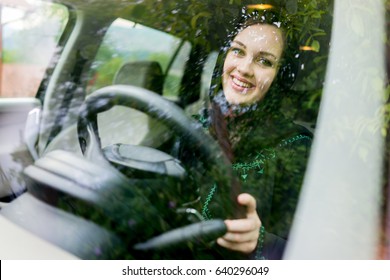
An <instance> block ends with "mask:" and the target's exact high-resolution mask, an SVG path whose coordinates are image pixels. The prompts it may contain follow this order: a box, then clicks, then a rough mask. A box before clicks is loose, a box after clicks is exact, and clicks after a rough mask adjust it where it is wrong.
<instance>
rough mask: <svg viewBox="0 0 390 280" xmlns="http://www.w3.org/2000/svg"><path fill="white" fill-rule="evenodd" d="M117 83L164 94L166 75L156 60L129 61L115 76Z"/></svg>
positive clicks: (115, 82)
mask: <svg viewBox="0 0 390 280" xmlns="http://www.w3.org/2000/svg"><path fill="white" fill-rule="evenodd" d="M114 84H115V85H134V86H138V87H142V88H145V89H148V90H151V91H153V92H155V93H157V94H160V95H162V91H163V84H164V75H163V72H162V69H161V66H160V64H159V63H158V62H156V61H134V62H127V63H125V64H123V65H122V66H121V68H119V70H118V72H117V73H116V74H115V77H114Z"/></svg>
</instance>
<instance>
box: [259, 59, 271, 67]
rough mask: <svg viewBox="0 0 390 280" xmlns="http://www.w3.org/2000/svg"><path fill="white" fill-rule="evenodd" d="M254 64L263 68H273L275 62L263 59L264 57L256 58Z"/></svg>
mask: <svg viewBox="0 0 390 280" xmlns="http://www.w3.org/2000/svg"><path fill="white" fill-rule="evenodd" d="M256 63H258V64H260V65H262V66H265V67H274V65H275V62H274V61H272V60H270V59H268V58H265V57H258V58H257V59H256Z"/></svg>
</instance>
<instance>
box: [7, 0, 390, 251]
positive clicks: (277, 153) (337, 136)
mask: <svg viewBox="0 0 390 280" xmlns="http://www.w3.org/2000/svg"><path fill="white" fill-rule="evenodd" d="M379 1H381V0H377V2H376V4H375V3H374V2H375V1H371V2H370V1H368V2H367V3H365V4H364V5H362V4H361V3H360V4H356V5H355V2H354V3H353V4H352V2H353V1H342V0H341V1H338V0H336V1H333V0H315V1H313V0H290V1H267V0H265V1H264V3H267V4H247V3H249V2H251V1H239V0H237V1H224V0H212V1H211V0H197V1H192V0H191V1H174V0H172V1H169V0H166V1H153V0H143V1H122V0H112V1H105V0H93V1H80V0H58V1H57V0H56V1H55V2H58V3H62V2H64V3H66V4H67V5H69V6H67V7H68V8H69V9H70V10H69V13H70V14H71V16H69V14H68V12H67V11H66V9H65V8H64V6H61V5H60V4H53V3H51V2H52V1H49V0H47V1H45V4H43V3H40V2H38V1H33V0H31V1H21V2H26V3H28V4H15V3H16V1H1V0H0V3H6V2H7V3H8V4H9V3H10V2H15V3H14V4H13V5H7V6H6V5H5V4H4V5H3V6H2V13H1V15H2V16H1V30H0V31H1V33H0V34H1V36H2V37H1V39H2V42H3V44H2V50H1V51H2V64H1V65H0V66H1V67H0V74H1V79H0V82H1V93H0V96H1V97H12V96H15V97H16V96H20V97H22V96H35V95H36V94H37V92H38V91H39V94H41V95H40V99H41V101H42V102H43V106H42V114H41V115H40V116H39V115H37V116H38V117H36V118H34V121H35V120H38V121H37V122H39V124H38V125H37V127H38V128H37V129H36V131H39V133H37V134H38V136H37V137H38V142H37V145H36V147H37V151H36V154H37V155H38V157H39V159H38V160H43V164H41V162H42V161H37V162H38V163H37V164H31V165H32V166H33V168H30V169H29V171H31V170H33V171H31V173H29V175H28V176H30V177H29V179H31V181H33V183H34V184H33V186H34V191H36V193H34V195H35V196H36V197H38V198H39V199H41V200H45V199H47V197H48V196H45V195H44V194H46V191H47V189H50V190H53V192H57V191H58V190H59V189H60V190H61V192H63V193H66V195H68V197H70V198H71V199H70V200H69V201H71V202H69V201H61V203H58V204H56V203H54V202H53V201H45V203H49V204H50V203H51V204H50V205H51V206H53V207H55V208H56V211H57V210H58V208H61V207H62V208H61V211H66V212H67V213H68V214H70V216H72V217H73V218H74V219H75V220H77V221H78V223H79V225H80V228H83V229H84V228H87V227H86V226H85V220H89V221H90V222H91V224H93V226H94V227H95V226H96V228H98V229H99V230H98V231H96V232H99V234H97V235H96V238H97V239H98V238H99V236H100V233H102V232H105V230H108V231H110V234H111V233H112V234H113V235H115V236H116V237H119V239H121V241H123V242H125V243H126V242H127V244H125V246H122V247H121V248H128V249H129V250H128V251H127V252H122V251H121V250H115V249H117V248H118V247H115V245H114V243H112V244H111V243H110V242H107V243H105V242H106V241H101V240H100V241H99V240H97V239H96V240H97V241H96V240H95V239H94V240H88V241H91V244H92V243H93V242H95V241H96V242H97V243H96V244H95V243H94V244H93V245H91V246H92V247H93V248H94V249H93V250H90V248H86V249H85V250H86V251H85V252H83V254H81V253H80V252H79V251H77V250H75V251H72V250H74V248H76V247H77V248H81V247H80V246H73V247H72V248H70V249H69V248H67V247H66V246H68V244H64V243H63V240H67V238H64V237H63V236H62V235H61V234H62V233H59V234H53V236H56V238H57V240H55V242H54V241H53V242H54V243H55V244H56V245H58V246H60V247H62V248H65V247H66V248H65V249H66V250H68V249H69V250H70V251H71V252H72V253H74V254H76V255H77V254H80V255H78V256H80V257H82V258H105V257H106V258H111V257H118V255H115V254H116V253H117V252H118V254H119V257H120V258H134V257H139V256H141V258H142V257H145V258H150V257H151V258H153V257H154V258H172V256H173V257H177V256H178V255H180V257H182V258H186V257H187V258H214V257H215V256H214V255H212V256H210V255H207V254H208V253H209V251H208V249H210V248H203V247H202V246H201V245H200V244H197V245H196V246H189V248H187V247H185V246H186V245H183V246H184V247H185V248H184V249H183V248H181V249H183V250H178V251H175V250H176V249H172V248H175V247H172V248H171V247H169V248H167V250H163V251H158V252H157V250H156V252H155V253H156V254H155V255H154V251H153V250H152V251H153V253H151V254H150V255H148V254H147V253H145V254H143V252H142V253H140V252H139V251H134V250H135V249H133V248H134V246H133V245H135V243H136V242H141V243H138V244H137V245H139V244H142V245H145V244H146V243H147V244H149V243H148V242H147V241H148V240H149V239H151V238H152V237H155V236H157V235H159V234H163V233H168V232H169V231H170V230H174V229H177V228H179V227H184V226H188V225H189V224H192V223H200V224H201V223H203V222H209V221H211V222H212V221H213V220H214V219H221V220H223V219H225V218H232V217H233V212H234V210H235V209H233V208H234V206H235V204H234V203H235V200H234V199H231V197H234V198H235V197H236V196H237V194H238V193H239V192H247V193H250V194H251V195H253V196H254V198H255V199H256V202H257V211H258V212H257V214H258V215H259V217H260V219H261V221H262V225H263V226H264V228H261V229H260V230H259V240H257V241H258V244H263V245H264V247H262V245H261V246H258V247H257V248H256V250H257V249H259V248H260V249H259V250H260V251H256V254H255V255H256V256H254V257H256V258H260V259H261V258H276V259H280V258H294V259H297V258H298V259H299V258H300V259H303V258H304V259H312V258H329V259H333V258H344V257H346V256H347V257H357V258H359V257H360V258H366V257H367V258H389V254H390V253H389V252H390V250H389V245H388V244H389V236H390V235H389V224H390V220H389V219H390V215H389V211H390V210H389V209H390V207H389V189H388V188H389V183H388V170H389V163H388V162H389V160H388V151H389V135H390V133H389V132H388V131H389V128H388V127H389V125H388V123H389V115H390V114H389V111H390V110H389V106H388V102H387V100H388V97H389V89H388V88H387V89H386V90H385V91H383V85H384V84H385V85H387V84H388V81H387V80H388V79H387V80H386V78H383V75H384V73H386V71H385V70H384V69H383V67H384V65H385V63H384V62H385V61H386V62H388V61H390V60H389V59H388V57H387V58H384V57H383V56H384V53H385V52H384V49H383V47H384V44H383V43H384V40H383V38H384V34H382V33H383V30H382V29H381V28H379V26H380V27H383V26H385V25H384V24H383V23H384V22H383V21H382V20H383V18H382V17H381V15H382V14H384V12H383V11H382V10H380V9H379V7H380V6H381V5H379ZM356 2H357V1H356ZM32 3H33V4H32ZM340 3H341V4H340ZM373 3H374V4H373ZM336 4H338V5H339V6H337V9H336V6H335V5H336ZM375 5H376V6H375ZM73 12H74V13H73ZM262 13H264V14H265V15H267V16H271V19H272V25H273V26H271V27H273V28H278V29H273V33H272V34H276V36H275V38H277V40H276V41H278V42H283V44H284V45H283V52H282V53H281V55H280V57H279V56H278V54H277V55H275V54H272V52H269V51H265V52H264V51H258V49H256V47H258V46H259V44H260V43H264V42H263V40H262V38H263V37H261V36H260V37H259V38H257V39H256V40H257V43H259V44H254V46H255V47H254V48H255V50H257V51H253V48H252V47H251V48H249V47H248V45H246V43H248V42H251V41H250V40H249V39H248V37H245V36H244V35H242V36H244V37H240V40H238V42H240V43H237V40H236V41H234V40H233V38H236V37H235V36H238V34H244V33H241V32H244V30H245V29H246V28H247V27H248V26H252V25H251V24H250V23H251V21H250V19H251V17H252V16H253V17H256V15H257V16H258V15H259V14H262ZM151 15H153V16H151ZM265 15H264V17H265ZM272 16H275V17H277V20H275V21H273V19H275V18H273V17H272ZM69 17H70V18H69ZM248 18H249V20H248ZM70 19H71V20H70ZM263 19H264V18H263ZM67 22H68V23H69V22H71V23H75V24H74V25H73V24H69V26H67V27H66V28H65V25H66V23H67ZM252 23H253V22H252ZM268 23H269V22H267V24H268ZM262 24H264V22H262V23H261V24H259V25H256V24H254V25H253V26H254V27H253V28H254V29H250V30H257V31H258V29H256V28H259V26H260V27H262V28H264V29H266V27H265V26H264V25H266V24H264V25H262ZM247 25H248V26H247ZM268 27H269V26H268ZM376 27H378V28H376ZM64 28H65V29H64ZM280 30H283V31H281V32H282V34H281V36H280V37H279V36H277V35H280V34H279V31H280ZM262 31H264V30H262ZM381 32H382V33H381ZM64 33H66V34H64ZM249 33H250V34H255V31H254V32H252V33H251V32H249ZM62 35H69V36H62ZM247 35H248V33H247ZM264 36H265V35H264ZM271 39H272V38H271ZM271 39H269V40H265V41H267V42H271V41H272V40H271ZM245 40H249V41H245ZM233 41H234V42H233ZM387 43H388V42H387ZM237 44H238V45H240V44H241V45H242V44H243V45H245V46H246V47H245V48H238V47H237ZM388 45H389V44H387V47H388ZM251 46H252V45H251ZM278 46H280V45H278ZM247 47H248V48H247ZM271 49H272V48H271ZM276 49H278V48H276ZM273 50H274V49H273ZM247 51H248V52H247ZM248 53H249V54H250V55H249V56H246V55H247V54H248ZM259 53H260V54H261V55H264V54H268V55H269V54H270V53H271V54H272V56H273V57H274V58H276V60H277V61H272V59H271V60H270V59H268V57H263V56H258V54H259ZM53 54H56V55H55V56H54V59H53ZM387 56H388V54H387ZM228 57H229V58H231V60H230V61H229V60H227V58H228ZM232 57H233V58H234V59H232ZM248 57H250V58H251V59H248ZM243 58H247V59H248V61H249V62H248V64H249V65H250V66H253V67H252V68H253V69H255V70H256V71H257V73H259V69H262V70H264V69H267V70H269V72H268V73H271V76H268V77H267V78H264V79H263V77H261V76H256V78H254V74H253V72H252V73H250V71H251V70H253V69H252V68H251V67H248V68H247V69H244V70H246V71H247V72H246V73H244V74H243V72H245V71H241V70H242V68H241V70H240V69H238V68H239V67H236V65H234V63H233V62H232V61H234V62H237V61H242V60H243ZM252 58H253V60H252ZM254 58H256V59H254ZM226 61H228V62H229V63H230V64H229V63H227V62H226ZM253 62H256V64H250V63H253ZM225 63H226V65H227V66H226V68H225ZM232 65H233V66H232ZM228 66H231V67H232V68H230V69H229V67H228ZM259 66H260V67H259ZM48 68H49V69H48ZM244 68H245V67H244ZM388 68H389V67H388ZM231 69H235V70H234V71H231ZM248 69H249V70H248ZM236 70H237V71H236ZM388 71H389V70H387V72H388ZM273 74H275V76H272V75H273ZM21 76H23V78H22V77H21ZM388 76H389V75H388V73H387V77H388ZM15 79H16V82H15V81H14V80H15ZM224 79H225V80H224ZM43 80H44V83H42V81H43ZM271 80H272V85H271V86H270V90H269V91H267V92H266V95H265V96H263V97H261V98H260V99H257V100H256V101H258V102H254V103H251V102H246V101H245V100H244V101H242V100H241V101H242V102H238V101H237V100H239V99H244V98H245V97H248V96H251V93H253V92H251V90H252V89H253V88H256V86H257V83H258V82H259V81H261V82H263V83H262V84H261V86H259V88H266V87H267V83H266V82H267V81H271ZM224 83H225V84H224ZM131 85H133V86H136V87H137V88H135V87H132V86H131ZM226 85H227V86H226ZM229 85H230V87H231V88H233V91H230V93H232V92H233V93H238V94H237V96H239V97H238V99H236V100H233V101H231V100H228V97H227V95H226V92H227V93H229V92H228V91H229V88H228V86H229ZM224 86H226V88H227V90H226V88H224ZM139 88H144V89H147V90H148V91H144V90H139ZM231 88H230V89H231ZM234 90H236V91H235V92H234ZM151 92H152V93H151ZM383 92H384V94H383ZM257 93H258V92H257ZM237 96H236V97H237ZM236 101H237V102H236ZM263 101H264V102H263ZM11 103H12V102H11ZM3 104H5V103H3ZM14 105H15V104H14ZM16 105H17V104H16ZM5 106H7V105H4V106H3V107H2V108H3V111H4V112H6V111H7V110H8V108H6V109H7V110H6V109H4V108H5ZM14 107H17V106H14ZM28 108H30V107H28ZM11 115H12V114H10V116H11ZM4 116H6V114H3V115H1V116H0V117H2V119H0V121H2V120H4V119H5V117H4ZM383 118H385V121H383ZM7 119H8V120H10V119H11V118H10V117H8V118H7ZM383 122H384V123H385V125H383ZM7 125H8V123H7ZM21 126H22V125H21ZM2 131H3V132H4V133H7V130H6V129H4V128H3V129H2ZM9 142H10V143H12V144H13V142H15V141H9ZM383 144H384V145H383ZM32 146H34V145H32ZM383 146H384V147H385V148H384V149H382V148H383ZM65 151H66V152H68V153H64V152H65ZM58 152H59V153H58ZM4 153H5V154H6V155H7V151H5V152H4ZM75 154H76V155H77V157H76V156H74V155H75ZM7 156H8V155H7ZM45 161H46V163H48V162H49V163H50V161H52V162H53V161H54V162H57V163H60V164H65V165H66V168H63V169H61V170H59V169H57V165H56V164H52V165H51V164H46V163H45ZM42 166H44V167H45V168H42ZM84 166H85V167H86V169H88V170H87V171H85V173H83V172H84V169H83V168H81V167H84ZM34 168H35V169H34ZM41 169H42V170H43V169H45V170H43V171H44V172H47V174H49V175H50V176H40V174H41V173H39V172H38V171H42V170H41ZM4 170H5V169H4ZM4 170H3V173H4V174H5V173H10V172H9V171H7V170H6V171H4ZM20 170H22V168H20ZM20 170H18V172H19V173H20V172H21V171H20ZM34 170H35V171H34ZM37 170H38V171H37ZM104 170H105V171H104ZM357 170H359V171H357ZM0 171H1V170H0ZM15 172H16V171H15ZM34 172H37V173H34ZM87 173H88V174H87ZM45 174H46V173H45ZM58 174H60V175H61V176H58V177H61V178H58V177H57V175H58ZM75 174H77V176H76V175H75ZM91 174H92V175H91ZM0 175H2V174H1V173H0ZM8 175H9V174H5V175H4V176H8ZM4 176H3V177H4ZM47 178H50V179H52V178H54V179H53V180H52V181H51V180H50V181H49V180H48V181H45V180H46V179H47ZM75 178H76V179H75ZM107 178H108V179H107ZM118 178H121V179H120V180H116V179H118ZM233 178H234V179H233ZM111 179H112V180H111ZM122 179H123V180H127V181H122ZM63 182H70V183H69V184H62V183H63ZM123 182H126V183H123ZM41 186H44V188H45V189H43V188H42V189H43V190H42V193H40V190H41V189H40V187H41ZM63 186H71V187H70V188H71V190H69V189H66V188H64V187H63ZM111 186H115V189H110V188H111ZM122 186H125V187H123V188H122ZM86 190H87V191H86ZM95 190H98V191H96V192H95ZM100 190H103V191H102V192H99V191H100ZM78 191H80V193H81V195H80V196H78V193H79V192H78ZM87 193H92V194H93V195H94V196H93V197H92V198H91V199H89V198H88V199H86V196H83V195H84V194H85V195H86V194H87ZM41 194H42V195H41ZM27 195H29V193H28V192H27ZM61 195H62V193H61ZM227 196H229V197H228V198H227ZM23 197H25V194H23ZM59 197H60V196H59ZM12 199H13V197H12ZM16 200H17V201H19V200H18V198H16ZM86 200H88V201H89V202H88V203H90V204H88V205H87V204H86V203H85V201H86ZM73 203H75V204H73ZM75 205H77V207H78V206H80V208H77V207H74V206H75ZM129 205H131V207H130V206H129ZM51 206H50V207H51ZM10 209H12V208H10ZM112 209H115V211H114V210H112ZM95 210H96V212H97V214H96V215H94V211H95ZM241 210H242V209H241ZM56 211H53V213H54V212H56ZM8 213H11V212H8ZM15 213H19V212H15ZM31 213H33V212H31ZM151 213H153V215H154V216H153V215H152V214H151ZM156 213H157V214H156ZM0 214H1V211H0ZM22 214H23V213H22ZM22 214H21V215H20V216H19V217H22V218H24V220H29V219H27V218H26V217H27V216H23V215H22ZM9 215H10V217H12V215H11V214H9ZM25 215H28V214H25ZM147 215H151V216H152V218H150V216H147ZM54 216H55V215H54ZM79 217H82V219H84V220H83V221H79V220H78V218H79ZM145 217H146V218H145ZM12 218H13V217H12ZM12 218H10V219H11V220H12ZM73 218H72V219H73ZM57 220H58V221H62V220H61V219H57ZM151 220H153V221H156V222H153V223H150V221H151ZM357 221H360V222H357ZM37 224H38V223H37ZM45 224H47V225H48V226H47V229H46V228H45V234H48V235H50V233H51V232H53V229H52V228H50V226H49V225H51V223H50V222H47V221H45ZM89 225H90V224H89ZM157 225H158V226H161V228H158V229H157V230H155V228H154V226H157ZM28 226H31V227H33V226H34V225H28ZM138 226H140V227H139V228H137V227H138ZM102 229H103V230H102ZM133 229H136V230H133ZM290 229H292V234H290ZM34 230H35V229H34ZM137 230H139V231H137ZM35 232H39V231H38V230H36V231H35ZM134 232H137V233H139V232H141V233H142V234H134ZM56 233H57V232H56ZM264 240H266V241H267V242H275V244H276V245H278V246H275V247H273V246H269V244H266V243H262V241H264ZM319 240H320V242H319ZM99 242H101V243H99ZM144 242H145V243H144ZM210 243H212V242H210ZM286 244H287V245H286ZM335 244H337V246H336V245H335ZM100 245H102V246H101V247H100ZM103 245H104V246H103ZM207 245H209V244H207ZM180 246H182V245H180ZM286 246H288V247H286ZM103 247H104V248H105V249H107V248H108V249H107V250H106V251H104V250H100V248H103ZM114 247H115V248H114ZM271 247H272V248H274V249H275V250H276V251H275V252H272V254H270V253H269V252H270V251H272V250H271V249H269V248H271ZM83 248H84V247H83ZM285 248H287V249H286V250H287V254H284V253H285V252H286V251H284V250H285ZM171 249H172V251H171ZM187 249H188V250H187ZM203 249H205V250H204V251H203ZM263 249H264V250H265V251H261V250H263ZM267 250H268V251H267ZM189 251H190V252H189ZM264 252H266V254H263V253H264ZM84 253H85V255H84ZM106 253H107V255H104V254H106ZM110 253H112V254H113V255H110ZM148 253H149V252H148ZM229 253H231V252H229ZM232 254H233V253H232ZM231 256H233V255H228V257H231ZM218 257H220V256H217V258H218Z"/></svg>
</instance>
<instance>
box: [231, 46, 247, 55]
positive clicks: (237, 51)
mask: <svg viewBox="0 0 390 280" xmlns="http://www.w3.org/2000/svg"><path fill="white" fill-rule="evenodd" d="M230 52H231V53H232V54H234V55H236V56H244V55H245V52H244V51H243V50H242V49H240V48H236V47H232V48H230Z"/></svg>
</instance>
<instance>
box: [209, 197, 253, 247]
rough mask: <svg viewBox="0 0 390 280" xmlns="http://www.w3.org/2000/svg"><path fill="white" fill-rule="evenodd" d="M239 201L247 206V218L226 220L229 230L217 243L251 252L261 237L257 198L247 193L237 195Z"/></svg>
mask: <svg viewBox="0 0 390 280" xmlns="http://www.w3.org/2000/svg"><path fill="white" fill-rule="evenodd" d="M237 200H238V203H239V204H241V205H243V206H246V218H244V219H237V220H225V224H226V226H227V230H228V232H227V233H226V234H225V235H224V236H222V237H220V238H218V239H217V243H218V244H219V245H220V246H222V247H225V248H227V249H230V250H234V251H239V252H242V253H246V254H249V253H251V252H253V251H254V250H255V248H256V245H257V240H258V238H259V230H260V227H261V221H260V218H259V216H258V215H257V211H256V200H255V198H254V197H253V196H251V195H250V194H247V193H242V194H240V195H239V196H238V197H237Z"/></svg>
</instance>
